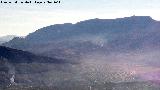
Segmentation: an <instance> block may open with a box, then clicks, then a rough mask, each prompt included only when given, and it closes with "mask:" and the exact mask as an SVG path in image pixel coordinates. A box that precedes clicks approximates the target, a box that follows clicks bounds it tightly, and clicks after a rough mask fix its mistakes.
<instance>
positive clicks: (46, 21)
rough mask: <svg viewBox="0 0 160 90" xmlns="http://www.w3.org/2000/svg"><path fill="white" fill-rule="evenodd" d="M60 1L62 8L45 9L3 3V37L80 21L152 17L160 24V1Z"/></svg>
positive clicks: (46, 6) (0, 22)
mask: <svg viewBox="0 0 160 90" xmlns="http://www.w3.org/2000/svg"><path fill="white" fill-rule="evenodd" d="M2 1H15V0H2ZM17 1H26V0H17ZM28 1H29V0H28ZM31 1H35V0H31ZM37 1H48V0H37ZM50 1H53V0H50ZM60 1H61V4H42V5H37V4H33V3H32V4H1V3H0V36H4V35H10V34H11V35H19V36H24V35H27V34H28V33H31V32H33V31H35V30H37V29H39V28H42V27H45V26H49V25H53V24H61V23H76V22H78V21H82V20H85V19H93V18H102V19H108V18H119V17H128V16H132V15H136V16H151V17H152V18H153V19H156V20H160V12H159V10H160V0H60Z"/></svg>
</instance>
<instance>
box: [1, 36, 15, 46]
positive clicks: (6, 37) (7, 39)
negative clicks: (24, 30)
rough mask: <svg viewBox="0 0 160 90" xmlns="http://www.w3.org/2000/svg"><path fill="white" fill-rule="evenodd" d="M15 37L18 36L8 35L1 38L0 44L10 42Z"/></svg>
mask: <svg viewBox="0 0 160 90" xmlns="http://www.w3.org/2000/svg"><path fill="white" fill-rule="evenodd" d="M14 37H16V36H15V35H7V36H3V37H0V44H2V43H5V42H8V41H10V40H12V39H13V38H14Z"/></svg>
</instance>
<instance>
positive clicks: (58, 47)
mask: <svg viewBox="0 0 160 90" xmlns="http://www.w3.org/2000/svg"><path fill="white" fill-rule="evenodd" d="M159 31H160V21H156V20H153V19H152V18H151V17H149V16H131V17H124V18H117V19H97V18H96V19H90V20H85V21H80V22H78V23H76V24H72V23H65V24H55V25H50V26H47V27H43V28H40V29H38V30H37V31H35V32H33V33H30V34H29V35H27V36H26V37H25V38H21V37H15V38H13V39H12V40H10V41H8V42H5V43H3V44H2V46H0V61H1V62H0V64H1V65H0V73H1V77H2V78H0V85H1V86H5V85H6V86H7V85H9V86H10V87H9V88H11V89H12V88H20V89H22V88H28V89H26V90H32V89H33V90H34V88H37V89H39V88H41V87H42V90H46V89H44V88H48V87H50V88H52V89H49V90H53V88H54V89H56V88H57V89H58V90H67V89H68V90H92V88H93V90H94V89H96V90H133V89H134V90H142V89H147V90H159V88H160V87H159V81H160V79H159V78H158V76H159V71H160V69H159V67H160V64H159V58H160V56H159V54H160V52H159V50H160V33H159ZM149 76H151V77H149ZM152 76H156V77H152ZM148 77H149V78H148ZM3 84H5V85H3ZM7 89H8V88H7Z"/></svg>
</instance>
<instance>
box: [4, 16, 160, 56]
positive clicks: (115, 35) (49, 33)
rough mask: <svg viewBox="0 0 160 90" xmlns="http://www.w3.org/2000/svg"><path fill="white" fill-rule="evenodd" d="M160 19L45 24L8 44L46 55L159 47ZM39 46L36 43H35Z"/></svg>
mask: <svg viewBox="0 0 160 90" xmlns="http://www.w3.org/2000/svg"><path fill="white" fill-rule="evenodd" d="M159 27H160V22H159V21H156V20H153V19H152V18H151V17H149V16H132V17H125V18H117V19H91V20H86V21H81V22H78V23H76V24H71V23H65V24H56V25H51V26H47V27H44V28H41V29H39V30H37V31H35V32H33V33H30V34H29V35H27V36H26V37H25V38H19V37H16V38H14V39H12V40H11V41H9V42H7V43H4V44H3V45H4V46H7V47H11V48H16V49H22V50H25V51H30V52H33V53H35V54H41V55H44V56H49V57H52V56H57V57H65V58H68V57H69V58H71V57H72V58H74V57H78V56H81V55H84V54H85V53H90V52H94V51H95V52H97V51H100V52H102V51H103V52H106V53H110V52H113V51H115V52H127V51H129V50H137V49H141V50H143V49H146V48H148V49H149V48H153V47H154V48H155V49H156V48H159V45H160V35H159V31H160V29H159ZM35 46H36V47H35Z"/></svg>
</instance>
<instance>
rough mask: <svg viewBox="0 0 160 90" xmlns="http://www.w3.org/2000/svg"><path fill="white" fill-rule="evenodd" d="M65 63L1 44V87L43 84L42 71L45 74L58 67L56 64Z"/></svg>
mask: <svg viewBox="0 0 160 90" xmlns="http://www.w3.org/2000/svg"><path fill="white" fill-rule="evenodd" d="M65 63H66V62H65V61H64V60H60V59H55V58H49V57H43V56H37V55H34V54H32V53H29V52H25V51H22V50H17V49H12V48H7V47H3V46H0V87H6V86H10V85H19V84H20V85H21V84H22V85H23V84H24V85H26V84H27V85H34V84H36V85H42V82H41V80H43V79H38V78H40V77H41V78H43V75H42V74H41V73H43V74H45V72H48V71H50V70H52V69H54V68H57V69H58V67H56V65H59V66H61V65H65ZM52 65H53V66H52ZM49 66H52V68H51V67H50V68H49ZM53 71H54V70H53ZM38 80H40V81H38Z"/></svg>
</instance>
